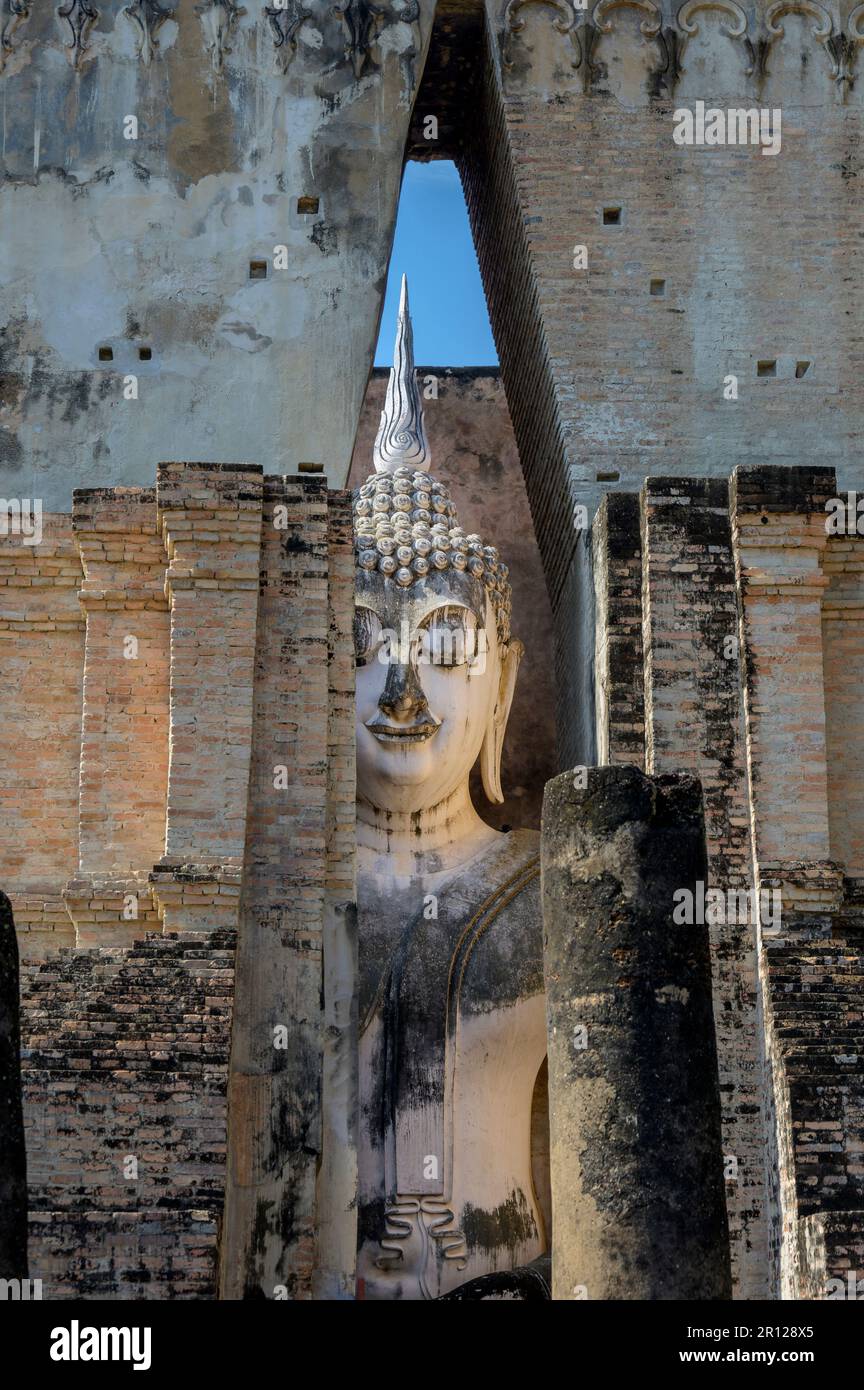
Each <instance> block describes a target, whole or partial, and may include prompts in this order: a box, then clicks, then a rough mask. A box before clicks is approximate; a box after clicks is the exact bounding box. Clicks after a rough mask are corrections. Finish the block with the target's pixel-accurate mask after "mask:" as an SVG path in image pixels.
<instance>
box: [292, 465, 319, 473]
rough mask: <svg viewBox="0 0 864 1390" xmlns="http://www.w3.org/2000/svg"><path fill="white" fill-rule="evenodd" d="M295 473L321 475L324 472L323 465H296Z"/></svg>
mask: <svg viewBox="0 0 864 1390" xmlns="http://www.w3.org/2000/svg"><path fill="white" fill-rule="evenodd" d="M297 472H298V473H323V472H324V465H323V463H298V465H297Z"/></svg>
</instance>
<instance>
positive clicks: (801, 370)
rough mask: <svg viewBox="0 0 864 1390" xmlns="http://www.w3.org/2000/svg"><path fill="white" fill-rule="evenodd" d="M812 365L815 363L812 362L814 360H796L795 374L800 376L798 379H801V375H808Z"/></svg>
mask: <svg viewBox="0 0 864 1390" xmlns="http://www.w3.org/2000/svg"><path fill="white" fill-rule="evenodd" d="M812 366H813V363H812V362H796V363H795V375H796V376H797V377H798V380H799V381H800V380H801V377H802V376H806V375H807V373H808V372H809V370H810V368H811V367H812Z"/></svg>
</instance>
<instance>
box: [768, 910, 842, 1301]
mask: <svg viewBox="0 0 864 1390" xmlns="http://www.w3.org/2000/svg"><path fill="white" fill-rule="evenodd" d="M860 940H861V938H860V936H858V938H857V942H856V941H855V940H854V939H853V940H844V939H842V938H838V939H837V940H835V941H832V942H830V943H822V942H797V943H795V944H789V945H784V946H776V945H772V946H770V948H769V949H768V951H767V952H766V979H767V987H768V988H767V999H766V1016H767V1022H768V1027H769V1032H770V1036H771V1045H772V1051H773V1057H774V1063H775V1077H776V1083H777V1084H776V1086H775V1105H776V1110H777V1126H778V1132H779V1134H780V1144H779V1152H780V1155H781V1159H782V1162H781V1165H780V1178H781V1180H780V1217H779V1222H778V1232H777V1238H776V1240H775V1250H774V1256H775V1280H776V1288H777V1290H778V1292H779V1296H780V1297H782V1298H808V1297H809V1298H820V1297H825V1296H826V1286H827V1281H828V1280H830V1279H841V1280H845V1279H846V1278H847V1276H848V1274H849V1273H850V1272H851V1273H852V1274H853V1275H854V1276H855V1277H856V1278H857V1279H861V1280H864V1158H862V1153H864V1058H862V1056H861V1029H862V1022H864V1007H862V1002H861V999H862V986H864V957H862V953H861V944H860ZM829 1292H830V1290H829Z"/></svg>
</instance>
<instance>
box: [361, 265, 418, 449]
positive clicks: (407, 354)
mask: <svg viewBox="0 0 864 1390" xmlns="http://www.w3.org/2000/svg"><path fill="white" fill-rule="evenodd" d="M372 459H373V462H374V464H375V471H376V473H395V471H396V469H397V468H406V467H410V468H422V469H427V468H428V467H429V464H430V463H431V454H430V451H429V443H428V440H427V439H426V430H425V427H424V425H423V406H422V403H421V401H420V392H419V391H418V390H417V380H416V377H415V375H414V334H413V331H412V328H411V313H410V311H409V309H408V280H407V278H406V276H404V275H403V276H402V293H401V295H400V297H399V319H398V322H397V326H396V345H395V347H394V349H393V366H392V367H391V368H390V380H389V381H388V383H387V397H386V400H385V401H384V409H383V410H382V411H381V423H380V425H379V426H378V433H377V435H376V436H375V447H374V449H373V451H372Z"/></svg>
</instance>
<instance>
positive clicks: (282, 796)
mask: <svg viewBox="0 0 864 1390" xmlns="http://www.w3.org/2000/svg"><path fill="white" fill-rule="evenodd" d="M280 512H281V513H283V515H277V513H280ZM70 521H71V522H73V523H74V526H73V525H70ZM0 575H2V578H3V579H4V580H5V581H6V587H7V592H8V598H7V606H6V609H5V610H4V613H3V618H2V621H3V628H2V629H0V632H2V639H3V640H4V641H5V642H6V645H7V650H8V658H7V660H6V662H5V663H4V678H5V679H6V682H7V688H6V695H7V700H8V702H9V708H10V709H11V710H12V711H13V713H14V717H13V719H12V720H10V721H9V728H8V729H7V754H8V756H7V759H6V761H5V764H4V767H5V774H4V777H3V798H2V803H0V809H2V814H3V815H5V816H6V817H7V821H8V826H7V835H6V837H5V845H6V849H5V851H4V858H3V862H2V864H0V876H2V882H3V883H4V884H5V885H6V886H7V887H8V889H9V891H10V896H11V897H12V900H13V903H14V904H15V906H16V908H17V911H18V913H19V915H20V917H21V919H22V927H23V938H24V940H26V941H28V942H29V943H30V950H29V952H25V955H29V958H30V959H29V965H28V968H27V970H26V972H25V974H24V977H23V986H22V994H23V999H24V1008H25V1018H24V1024H23V1033H24V1040H25V1047H26V1049H27V1118H28V1125H29V1133H30V1152H31V1155H32V1163H31V1181H32V1199H33V1206H34V1242H35V1243H34V1251H35V1254H36V1255H37V1256H38V1262H36V1261H34V1263H37V1269H36V1274H37V1277H43V1278H44V1279H45V1280H46V1285H47V1286H49V1287H50V1286H53V1287H54V1289H55V1290H57V1291H58V1296H65V1297H69V1296H71V1295H72V1294H73V1293H74V1292H76V1291H77V1292H80V1293H81V1294H83V1295H84V1296H88V1297H113V1296H123V1297H127V1296H132V1297H134V1296H140V1295H141V1293H142V1290H143V1288H144V1286H145V1285H146V1286H147V1293H148V1296H156V1297H171V1296H181V1297H196V1296H208V1297H212V1296H215V1291H216V1289H217V1286H218V1271H217V1267H216V1261H217V1240H218V1236H219V1231H220V1228H221V1222H222V1205H223V1198H224V1193H225V1187H226V1158H225V1155H226V1146H227V1143H228V1131H227V1127H226V1126H227V1119H226V1114H227V1110H226V1107H227V1097H228V1095H229V1092H230V1101H231V1116H232V1125H231V1134H232V1138H233V1144H232V1154H233V1163H232V1178H233V1182H232V1187H231V1193H230V1196H231V1201H230V1202H229V1206H228V1217H229V1221H228V1230H229V1234H230V1242H226V1249H225V1252H224V1254H225V1259H224V1260H223V1264H224V1270H223V1287H224V1288H225V1290H226V1292H227V1294H228V1296H244V1295H249V1296H259V1295H260V1293H261V1292H262V1290H263V1291H264V1293H265V1294H266V1296H268V1297H273V1296H274V1291H275V1286H276V1285H277V1284H282V1285H284V1286H285V1288H286V1289H288V1290H289V1291H290V1293H291V1295H292V1296H293V1297H308V1296H309V1295H310V1293H311V1290H312V1285H313V1280H318V1281H321V1282H322V1284H327V1283H328V1281H329V1282H330V1283H331V1284H332V1283H335V1284H337V1285H338V1284H340V1281H341V1284H343V1285H344V1284H345V1283H346V1281H348V1280H350V1277H351V1274H352V1271H353V1259H354V1245H355V1238H354V1225H353V1223H354V1219H355V1218H354V1210H353V1182H352V1180H351V1172H352V1166H351V1165H352V1161H353V1160H352V1152H353V1149H352V1145H353V1134H352V1132H351V1127H352V1124H353V1105H352V1101H351V1094H352V1093H351V1085H352V1076H351V1074H350V1070H349V1072H348V1074H347V1075H346V1072H345V1056H346V1053H349V1054H350V1038H351V1036H352V1034H351V1030H352V1028H353V1027H354V1026H355V1025H356V1020H355V1019H353V1018H352V1017H351V1016H350V1009H349V1016H348V1017H345V1016H343V1015H344V1008H343V1001H344V1000H345V999H346V998H347V999H348V1000H349V1001H350V1000H351V998H352V973H351V972H352V968H353V967H352V959H353V958H352V951H356V942H355V941H354V937H353V930H354V911H353V901H354V877H353V875H354V797H355V787H354V746H353V734H354V705H353V690H354V658H353V640H352V619H353V608H354V552H353V538H352V531H351V512H350V499H349V497H348V494H347V493H331V492H328V490H327V487H326V483H325V480H324V479H323V477H322V478H315V477H297V478H278V477H273V478H270V477H268V478H264V477H263V476H262V472H261V469H260V468H257V467H253V466H251V465H241V466H238V467H227V466H222V465H209V464H163V465H161V466H160V468H159V473H158V480H157V488H156V489H155V490H153V489H149V490H148V489H141V488H131V489H124V488H117V489H99V490H87V491H82V492H78V493H76V496H75V510H74V516H73V518H50V519H48V520H47V521H46V524H45V528H44V536H43V539H42V541H41V543H40V545H39V546H33V547H30V546H27V547H24V546H22V544H21V542H20V539H19V538H18V537H17V536H12V537H6V538H4V541H3V544H2V546H0ZM85 624H86V635H85ZM55 668H56V669H55ZM82 692H83V700H82ZM25 738H26V740H27V743H28V748H29V744H32V745H33V749H34V753H33V754H29V755H28V756H24V757H22V754H21V749H20V747H18V744H20V743H21V742H22V741H23V740H24V739H25ZM281 769H284V772H283V771H281ZM277 772H278V774H279V776H278V783H277V777H276V774H277ZM17 818H20V826H19V824H18V819H17ZM22 827H23V833H21V828H22ZM55 927H56V929H55ZM238 927H239V940H240V957H239V963H240V973H239V986H238V988H239V998H238V1007H237V1009H236V1011H235V1014H234V1017H235V1019H236V1025H235V1027H234V1031H233V1037H231V1036H230V1031H231V1011H232V1007H233V997H234V992H233V968H234V962H233V955H234V942H235V938H236V935H237V929H238ZM160 931H161V932H162V933H163V936H162V937H160V936H159V935H149V936H147V937H146V944H142V942H143V940H144V938H145V934H146V933H147V932H155V933H159V932H160ZM178 934H179V935H178ZM57 941H64V942H66V943H68V944H70V945H73V946H74V947H75V949H73V950H71V951H66V952H63V953H61V954H59V955H58V954H56V953H52V954H50V955H48V956H47V958H46V947H47V945H48V943H51V944H52V945H53V944H55V943H56V942H57ZM196 941H197V942H199V945H198V946H196ZM170 943H179V944H174V945H172V944H170ZM328 943H329V944H328ZM325 948H326V949H327V950H329V952H330V955H331V957H332V963H331V967H330V973H329V975H328V976H327V977H326V978H325V968H324V957H323V953H324V949H325ZM211 983H212V988H211ZM275 1026H280V1027H282V1028H283V1029H284V1030H285V1035H284V1037H283V1039H282V1045H281V1046H280V1047H279V1048H276V1047H274V1035H273V1029H274V1027H275ZM229 1039H230V1042H231V1046H232V1048H233V1051H232V1053H231V1059H230V1063H229ZM229 1078H230V1086H229ZM124 1154H128V1155H130V1156H131V1157H132V1158H136V1157H137V1158H138V1159H139V1160H140V1162H139V1169H140V1173H141V1176H140V1177H139V1178H138V1179H136V1180H135V1182H134V1183H133V1182H131V1180H127V1179H125V1178H124V1177H123V1175H122V1173H121V1172H119V1169H118V1164H119V1162H120V1159H121V1158H122V1157H123V1155H124ZM268 1183H269V1185H270V1186H269V1189H267V1184H268ZM348 1187H350V1192H348V1193H347V1195H346V1189H347V1188H348ZM265 1189H267V1190H266V1191H265ZM238 1194H239V1195H238ZM274 1194H275V1196H274ZM269 1197H274V1212H275V1214H274V1216H273V1221H272V1229H271V1237H272V1239H271V1243H270V1247H269V1248H268V1260H269V1263H268V1264H267V1268H266V1274H265V1271H264V1269H263V1268H262V1269H261V1270H258V1269H257V1267H256V1264H255V1261H256V1258H257V1256H256V1255H255V1254H253V1251H254V1250H255V1249H256V1241H257V1242H258V1244H260V1243H261V1241H262V1239H263V1237H262V1235H261V1212H262V1209H263V1208H264V1206H265V1205H266V1201H267V1200H268V1199H269ZM235 1199H236V1200H235ZM325 1228H326V1232H327V1235H326V1239H322V1240H321V1241H320V1243H319V1235H320V1233H321V1231H322V1230H324V1229H325ZM265 1263H266V1262H265ZM225 1270H227V1271H228V1273H227V1274H226V1273H225ZM250 1271H251V1273H250ZM232 1279H233V1283H231V1280H232Z"/></svg>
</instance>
